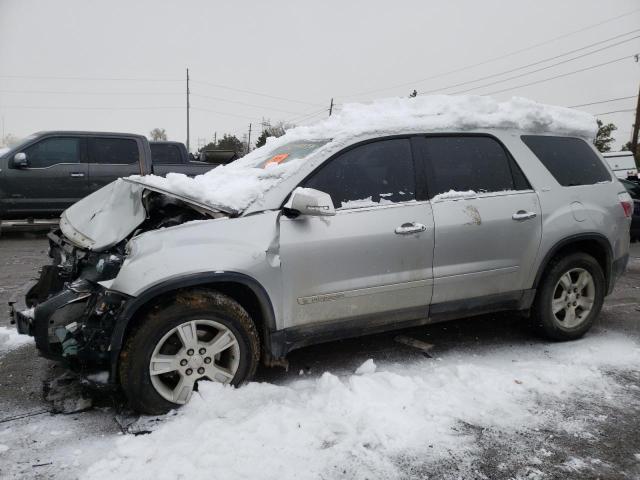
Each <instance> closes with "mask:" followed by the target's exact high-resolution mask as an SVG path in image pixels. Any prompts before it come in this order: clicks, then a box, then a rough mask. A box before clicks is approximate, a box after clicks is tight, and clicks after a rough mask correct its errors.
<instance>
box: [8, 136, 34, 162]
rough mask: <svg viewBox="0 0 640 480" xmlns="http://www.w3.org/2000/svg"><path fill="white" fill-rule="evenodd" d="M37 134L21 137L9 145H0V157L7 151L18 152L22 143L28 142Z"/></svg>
mask: <svg viewBox="0 0 640 480" xmlns="http://www.w3.org/2000/svg"><path fill="white" fill-rule="evenodd" d="M37 136H38V135H29V136H28V137H25V138H23V139H22V140H20V141H19V142H18V143H16V144H15V145H13V146H10V147H0V157H4V156H5V155H6V154H7V153H9V152H11V151H15V152H19V151H20V150H21V149H22V147H23V145H25V144H26V143H29V142H30V141H31V140H33V139H34V138H36V137H37Z"/></svg>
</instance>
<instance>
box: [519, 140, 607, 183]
mask: <svg viewBox="0 0 640 480" xmlns="http://www.w3.org/2000/svg"><path fill="white" fill-rule="evenodd" d="M521 138H522V141H523V142H524V143H525V144H526V145H527V147H529V148H530V149H531V151H532V152H533V153H534V154H535V156H536V157H538V159H539V160H540V161H541V162H542V164H543V165H544V166H545V167H546V169H547V170H549V172H550V173H551V175H553V177H554V178H555V179H556V180H557V181H558V183H559V184H560V185H562V186H563V187H573V186H576V185H593V184H595V183H598V182H607V181H610V180H611V175H609V172H608V170H607V169H606V167H605V166H604V165H603V164H602V161H601V160H600V158H599V157H598V155H597V154H596V153H595V152H594V151H593V150H592V149H591V147H590V146H589V145H588V144H587V143H586V142H585V141H584V140H582V139H580V138H570V137H548V136H544V135H523V136H522V137H521Z"/></svg>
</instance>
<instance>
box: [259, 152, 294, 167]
mask: <svg viewBox="0 0 640 480" xmlns="http://www.w3.org/2000/svg"><path fill="white" fill-rule="evenodd" d="M288 156H289V154H288V153H281V154H279V155H274V156H273V157H271V158H270V159H269V160H268V161H267V163H265V164H264V168H267V167H268V166H269V165H278V164H280V163H282V162H283V161H284V160H285V159H286V158H287V157H288Z"/></svg>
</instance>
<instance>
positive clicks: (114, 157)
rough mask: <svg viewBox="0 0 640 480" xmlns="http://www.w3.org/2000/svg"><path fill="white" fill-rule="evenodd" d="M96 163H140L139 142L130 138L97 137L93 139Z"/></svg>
mask: <svg viewBox="0 0 640 480" xmlns="http://www.w3.org/2000/svg"><path fill="white" fill-rule="evenodd" d="M93 158H94V162H95V163H103V164H109V165H129V164H131V163H138V160H139V156H138V144H137V142H136V141H135V140H133V139H130V138H96V139H94V140H93Z"/></svg>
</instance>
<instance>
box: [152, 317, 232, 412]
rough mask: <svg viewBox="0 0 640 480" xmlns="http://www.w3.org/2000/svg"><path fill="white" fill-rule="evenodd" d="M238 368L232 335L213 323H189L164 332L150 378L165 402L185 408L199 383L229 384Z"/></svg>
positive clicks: (206, 321) (221, 326)
mask: <svg viewBox="0 0 640 480" xmlns="http://www.w3.org/2000/svg"><path fill="white" fill-rule="evenodd" d="M239 364H240V345H239V343H238V339H237V338H236V337H235V335H234V334H233V332H232V331H231V330H230V329H229V328H227V327H226V326H224V325H223V324H221V323H219V322H216V321H214V320H191V321H189V322H185V323H182V324H180V325H178V326H177V327H175V328H173V329H171V330H170V331H169V332H167V333H166V334H165V335H164V336H163V337H162V338H161V339H160V341H159V342H158V343H157V345H156V347H155V349H154V350H153V354H152V355H151V359H150V361H149V375H150V377H151V383H152V385H153V387H154V388H155V389H156V391H157V392H158V393H159V394H160V395H161V396H162V397H163V398H164V399H166V400H168V401H170V402H173V403H177V404H184V403H187V402H188V401H189V398H191V394H192V393H193V391H194V390H197V384H198V381H200V380H211V381H214V382H220V383H230V382H231V381H232V380H233V378H234V376H235V374H236V372H237V370H238V366H239Z"/></svg>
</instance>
